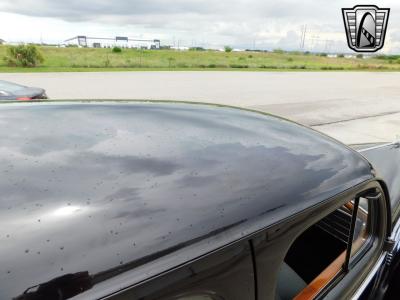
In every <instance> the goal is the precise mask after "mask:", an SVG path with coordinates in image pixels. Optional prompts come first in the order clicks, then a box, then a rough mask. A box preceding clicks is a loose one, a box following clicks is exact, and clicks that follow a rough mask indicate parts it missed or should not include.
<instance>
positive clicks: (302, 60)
mask: <svg viewBox="0 0 400 300" xmlns="http://www.w3.org/2000/svg"><path fill="white" fill-rule="evenodd" d="M40 49H41V51H42V53H43V55H44V58H45V61H44V63H43V64H42V65H41V66H39V67H36V68H22V67H8V66H7V65H6V63H5V61H4V59H3V57H4V56H5V54H6V46H0V72H52V71H53V72H82V71H128V70H149V71H151V70H230V71H232V70H251V71H267V70H274V71H330V70H332V71H335V70H345V71H359V70H363V71H368V70H371V71H400V59H399V58H396V57H395V58H394V59H379V58H373V57H372V58H368V59H363V58H344V57H337V58H330V57H326V56H320V55H315V54H304V53H297V52H282V51H279V52H230V53H226V52H217V51H174V50H137V49H123V50H122V52H121V53H113V52H112V50H111V49H94V48H55V47H40Z"/></svg>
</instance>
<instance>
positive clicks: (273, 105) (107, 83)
mask: <svg viewBox="0 0 400 300" xmlns="http://www.w3.org/2000/svg"><path fill="white" fill-rule="evenodd" d="M0 79H3V80H9V81H13V82H17V83H20V84H25V85H29V86H38V87H42V88H45V89H46V90H47V94H48V95H49V97H50V98H52V99H146V100H147V99H152V100H154V99H155V100H179V101H200V102H209V103H219V104H227V105H234V106H240V107H246V108H252V109H257V110H261V111H264V112H269V113H273V114H277V115H280V116H283V117H286V118H289V119H292V120H294V121H297V122H299V123H303V124H305V125H309V126H311V127H313V128H315V129H317V130H320V131H322V132H325V133H327V134H329V135H331V136H333V137H334V138H337V139H339V140H341V141H343V142H344V143H347V144H358V143H373V142H386V141H393V140H395V139H396V137H397V136H398V135H400V73H395V72H375V73H374V72H216V71H212V72H207V71H204V72H186V71H178V72H167V71H165V72H148V71H144V72H100V73H89V72H88V73H86V72H82V73H2V74H0Z"/></svg>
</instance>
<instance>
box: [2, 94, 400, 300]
mask: <svg viewBox="0 0 400 300" xmlns="http://www.w3.org/2000/svg"><path fill="white" fill-rule="evenodd" d="M21 108H23V109H21ZM0 120H1V123H2V126H1V127H0V140H1V146H0V162H1V165H0V174H1V175H0V176H1V180H0V190H1V201H0V207H1V209H0V299H72V298H73V299H117V300H120V299H163V300H171V299H174V300H216V299H218V300H221V299H226V300H232V299H233V300H253V299H280V300H285V299H321V298H326V299H350V298H354V299H357V298H363V299H368V298H370V299H383V298H385V297H386V299H390V298H392V299H393V297H395V298H398V296H399V293H398V290H396V289H397V286H396V283H397V282H398V278H399V247H400V246H399V239H400V231H399V226H400V225H399V224H400V223H399V222H398V216H399V209H400V206H399V203H400V189H399V178H400V177H399V176H400V168H399V165H400V148H399V145H398V144H396V143H393V144H386V145H381V146H377V147H369V148H366V149H361V150H359V152H357V151H355V150H354V149H351V148H349V147H347V146H345V145H343V144H341V143H340V142H338V141H336V140H334V139H332V138H330V137H327V136H325V135H323V134H321V133H319V132H316V131H314V130H312V129H309V128H306V127H303V126H301V125H298V124H295V123H292V122H290V121H287V120H283V119H280V118H278V117H274V116H271V115H267V114H262V113H258V112H254V111H247V110H243V109H237V108H232V107H221V106H213V105H200V104H184V103H157V102H112V101H108V102H95V101H94V102H82V103H81V102H78V103H77V102H61V103H60V102H57V103H56V102H45V103H43V102H41V103H28V102H25V103H19V104H15V103H13V104H4V105H1V106H0ZM367 159H368V160H367ZM397 285H398V284H397Z"/></svg>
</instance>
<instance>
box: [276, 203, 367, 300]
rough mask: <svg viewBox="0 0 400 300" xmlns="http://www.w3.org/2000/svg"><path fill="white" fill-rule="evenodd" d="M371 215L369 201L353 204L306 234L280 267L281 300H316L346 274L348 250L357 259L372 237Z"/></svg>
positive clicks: (322, 221) (296, 243)
mask: <svg viewBox="0 0 400 300" xmlns="http://www.w3.org/2000/svg"><path fill="white" fill-rule="evenodd" d="M368 212H369V205H368V200H367V199H365V198H360V199H357V200H356V201H355V200H351V201H349V202H348V203H346V204H345V205H343V206H342V207H340V208H339V209H337V210H335V211H334V212H332V213H330V214H329V215H328V216H326V217H325V218H323V219H322V220H320V221H319V222H318V223H316V224H314V225H313V226H311V227H310V228H309V229H307V230H306V231H305V232H303V233H302V234H301V235H300V236H299V237H298V238H297V239H296V240H295V241H294V243H293V244H292V246H291V247H290V249H289V251H288V253H287V255H286V257H285V259H284V262H283V264H282V266H281V270H280V274H279V276H278V285H277V295H278V298H279V299H281V300H285V299H293V298H294V299H297V300H300V299H301V300H308V299H313V298H314V297H315V296H316V295H317V294H318V293H319V291H321V290H322V289H324V288H325V287H326V286H328V285H329V284H330V282H331V281H332V280H333V279H334V278H335V277H336V276H337V275H338V274H339V273H341V272H342V271H344V269H345V268H347V261H348V256H349V255H348V253H350V251H349V250H350V249H351V255H350V257H353V256H355V255H356V254H357V253H359V251H360V249H362V247H363V246H364V245H366V241H367V240H368V237H369V236H370V228H369V222H368V221H369V220H368V217H369V214H368ZM353 227H354V229H353V231H352V228H353ZM351 232H353V236H352V235H351ZM349 241H350V242H351V245H349ZM350 246H351V247H350ZM287 282H291V283H293V284H290V285H288V284H287Z"/></svg>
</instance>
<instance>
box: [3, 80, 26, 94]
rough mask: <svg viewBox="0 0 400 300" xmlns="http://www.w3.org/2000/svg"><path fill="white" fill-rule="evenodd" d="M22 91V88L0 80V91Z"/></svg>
mask: <svg viewBox="0 0 400 300" xmlns="http://www.w3.org/2000/svg"><path fill="white" fill-rule="evenodd" d="M22 89H24V86H22V85H19V84H15V83H11V82H7V81H2V80H0V90H2V91H7V92H9V93H13V92H16V91H20V90H22Z"/></svg>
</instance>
